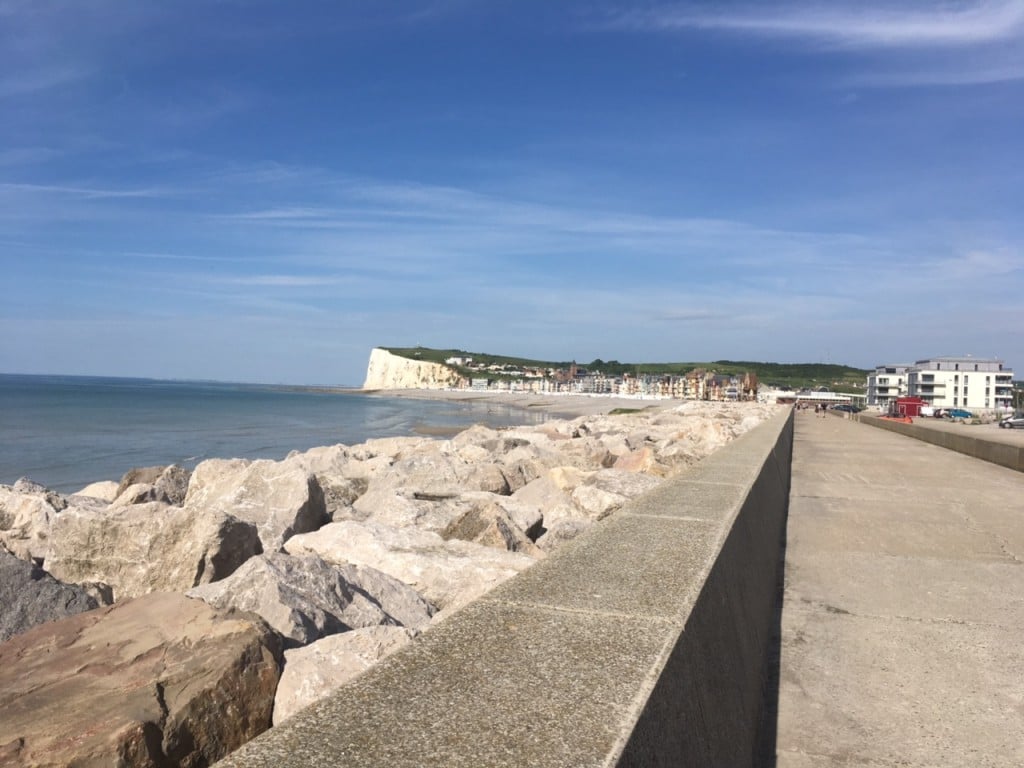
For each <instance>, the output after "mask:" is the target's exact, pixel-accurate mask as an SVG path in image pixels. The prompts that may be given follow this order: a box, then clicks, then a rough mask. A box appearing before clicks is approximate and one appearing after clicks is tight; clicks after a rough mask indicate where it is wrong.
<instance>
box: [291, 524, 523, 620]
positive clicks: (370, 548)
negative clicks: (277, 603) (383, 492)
mask: <svg viewBox="0 0 1024 768" xmlns="http://www.w3.org/2000/svg"><path fill="white" fill-rule="evenodd" d="M285 550H286V551H287V552H289V553H291V554H294V555H301V554H316V555H319V556H320V557H322V558H323V559H324V560H327V561H328V562H331V563H337V564H345V563H351V564H353V565H365V566H369V567H371V568H375V569H377V570H378V571H383V572H384V573H387V574H389V575H391V576H394V577H395V578H396V579H398V580H399V581H401V582H403V583H405V584H408V585H409V586H410V587H412V588H413V589H415V590H416V591H417V592H419V593H420V594H421V595H422V596H423V597H424V598H426V599H427V600H428V601H429V602H431V603H433V604H434V605H436V606H437V607H438V608H440V609H443V610H445V611H448V612H450V611H452V610H454V609H456V608H458V607H460V606H462V605H464V604H465V603H467V602H469V601H471V600H473V599H475V598H477V597H479V596H480V595H482V594H484V593H485V592H487V591H489V590H490V589H491V588H493V587H495V586H497V585H498V584H500V583H501V582H503V581H505V580H506V579H509V578H511V577H512V576H514V575H515V574H517V573H519V572H520V571H522V570H525V569H526V568H529V567H530V565H532V564H533V558H531V557H529V556H527V555H524V554H520V553H518V552H505V551H501V550H497V549H493V548H491V547H485V546H483V545H481V544H476V543H473V542H468V541H460V540H456V539H453V540H450V541H446V540H445V539H443V538H442V537H441V536H440V535H438V534H436V533H434V532H432V531H424V530H420V529H417V528H403V529H396V528H390V527H388V526H386V525H381V524H379V523H375V522H372V521H366V522H362V523H360V522H356V521H354V520H345V521H342V522H340V523H331V524H329V525H325V526H324V527H323V528H321V529H320V530H319V531H316V532H315V533H306V534H303V535H301V536H293V537H292V538H291V539H289V540H288V541H287V542H286V543H285Z"/></svg>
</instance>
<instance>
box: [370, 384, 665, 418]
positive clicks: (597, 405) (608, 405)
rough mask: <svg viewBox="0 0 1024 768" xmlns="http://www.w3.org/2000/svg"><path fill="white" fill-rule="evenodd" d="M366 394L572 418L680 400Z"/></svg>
mask: <svg viewBox="0 0 1024 768" xmlns="http://www.w3.org/2000/svg"><path fill="white" fill-rule="evenodd" d="M360 391H361V392H362V394H366V395H380V396H381V397H405V398H410V399H414V400H453V401H463V402H494V403H496V404H500V405H504V406H511V407H514V408H523V409H525V410H539V411H543V412H545V413H550V414H551V415H552V416H556V417H558V418H565V419H574V418H576V417H577V416H593V415H596V414H606V413H608V412H610V411H613V410H616V409H628V410H638V411H639V410H645V409H649V408H650V409H665V408H675V407H678V406H680V405H682V404H683V402H684V401H683V400H671V399H652V398H643V399H641V398H635V397H622V396H614V395H556V394H535V393H531V392H500V391H481V390H472V389H386V390H385V389H376V390H369V389H367V390H360Z"/></svg>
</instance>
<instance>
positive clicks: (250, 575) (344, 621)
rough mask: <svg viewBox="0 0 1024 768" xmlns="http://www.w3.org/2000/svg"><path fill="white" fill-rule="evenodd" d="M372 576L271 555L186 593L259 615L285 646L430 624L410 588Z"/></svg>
mask: <svg viewBox="0 0 1024 768" xmlns="http://www.w3.org/2000/svg"><path fill="white" fill-rule="evenodd" d="M371 571H372V569H369V568H362V569H360V568H358V567H357V566H353V565H344V566H331V565H329V564H328V563H326V562H325V561H324V560H323V559H321V558H320V557H318V556H317V555H299V556H295V555H287V554H284V553H280V552H275V553H271V554H266V555H258V556H256V557H253V558H251V559H250V560H248V561H247V562H246V563H244V564H243V565H242V566H241V567H239V568H238V570H236V571H235V572H234V573H233V574H231V575H230V576H228V577H227V578H225V579H223V580H221V581H217V582H215V583H211V584H204V585H202V586H200V587H196V588H194V589H191V590H189V591H188V592H187V593H186V594H187V595H188V596H189V597H194V598H198V599H200V600H203V601H205V602H207V603H209V604H210V605H212V606H214V607H216V608H225V609H226V608H233V609H235V610H239V611H251V612H253V613H256V614H258V615H260V616H261V617H263V619H264V620H265V621H266V622H267V623H268V624H269V625H270V626H271V627H273V628H274V629H275V630H276V631H277V632H278V634H280V635H281V636H282V638H284V642H285V647H295V646H301V645H308V644H309V643H311V642H313V641H315V640H319V639H320V638H321V637H325V636H327V635H332V634H336V633H338V632H346V631H348V630H351V629H355V628H358V627H371V626H376V625H381V624H387V625H396V626H397V625H399V624H403V623H405V622H409V623H410V625H411V626H413V627H420V626H425V625H426V624H428V623H429V622H430V617H431V616H432V615H433V609H432V608H431V606H430V605H428V604H427V602H426V601H425V600H423V599H422V598H421V597H420V596H419V595H418V594H417V593H416V592H415V591H414V590H413V589H412V588H410V587H408V586H406V585H405V584H402V583H401V582H399V581H398V580H396V579H393V578H391V577H388V576H387V575H386V574H382V573H379V572H377V573H371ZM364 574H365V575H366V578H365V579H364V578H360V577H361V575H364ZM368 587H369V588H368ZM389 608H391V609H392V610H394V611H395V613H397V614H399V615H401V616H402V619H404V620H405V621H403V620H402V619H399V618H398V617H396V616H394V615H392V614H391V613H390V612H389V610H388V609H389Z"/></svg>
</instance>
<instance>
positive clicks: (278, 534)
mask: <svg viewBox="0 0 1024 768" xmlns="http://www.w3.org/2000/svg"><path fill="white" fill-rule="evenodd" d="M185 506H186V507H191V508H193V509H201V510H203V511H204V513H206V514H209V513H213V512H220V513H223V514H227V515H231V516H233V517H235V518H237V519H238V520H243V521H246V522H250V523H252V524H253V525H255V526H256V530H257V532H258V533H259V537H260V542H261V544H262V546H263V551H265V552H277V551H279V550H280V549H281V545H282V544H283V543H284V542H285V541H286V540H287V539H288V538H289V537H290V536H292V535H293V534H296V533H305V532H307V531H315V530H316V529H317V528H319V527H320V526H321V525H323V524H324V523H325V522H327V520H328V517H327V510H326V507H325V505H324V494H323V490H322V489H321V488H320V484H319V483H318V482H317V479H316V475H315V474H313V473H312V472H309V471H307V470H306V469H304V468H303V467H302V466H300V464H299V463H298V462H292V461H268V460H258V461H249V460H247V459H210V460H208V461H204V462H202V463H201V464H199V466H197V467H196V468H195V470H194V471H193V472H192V479H191V481H190V482H189V487H188V494H187V495H186V496H185Z"/></svg>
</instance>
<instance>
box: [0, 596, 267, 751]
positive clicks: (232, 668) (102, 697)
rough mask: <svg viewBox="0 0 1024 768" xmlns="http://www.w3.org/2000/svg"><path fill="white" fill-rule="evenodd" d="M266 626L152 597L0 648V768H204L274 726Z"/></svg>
mask: <svg viewBox="0 0 1024 768" xmlns="http://www.w3.org/2000/svg"><path fill="white" fill-rule="evenodd" d="M280 664H281V649H280V646H279V645H278V643H277V640H276V636H275V635H274V634H273V632H272V631H271V630H270V629H269V627H267V626H266V625H265V624H264V623H263V622H262V621H261V620H259V619H258V618H256V617H254V616H250V615H247V614H225V613H223V612H219V611H216V610H214V609H213V608H211V607H209V606H208V605H206V604H205V603H203V602H202V601H199V600H190V599H188V598H187V597H185V596H183V595H176V594H168V593H154V594H151V595H147V596H145V597H142V598H139V599H137V600H129V601H125V602H122V603H119V604H117V605H115V606H112V607H110V608H101V609H98V610H94V611H89V612H88V613H83V614H79V615H77V616H72V617H70V618H67V619H63V620H61V621H58V622H53V623H50V624H44V625H42V626H39V627H36V628H34V629H32V630H29V631H28V632H26V633H24V634H22V635H19V636H17V637H15V638H13V639H12V640H9V641H8V642H7V643H4V644H3V645H0V723H2V724H3V727H2V736H0V764H3V765H5V766H7V765H10V766H40V767H42V766H70V765H74V766H114V765H117V766H125V767H126V768H130V767H132V766H147V767H150V766H171V765H174V766H204V765H209V764H210V763H212V762H214V761H216V760H219V759H220V758H222V757H223V756H225V755H226V754H228V753H229V752H231V751H232V750H234V749H236V748H238V747H239V746H241V745H242V744H244V743H245V742H246V741H248V740H249V739H251V738H253V737H254V736H256V735H257V734H259V733H260V732H262V731H264V730H265V729H266V728H268V727H269V726H270V722H271V712H272V708H273V701H274V693H275V690H276V688H277V682H278V678H279V674H280V672H279V670H280Z"/></svg>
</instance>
